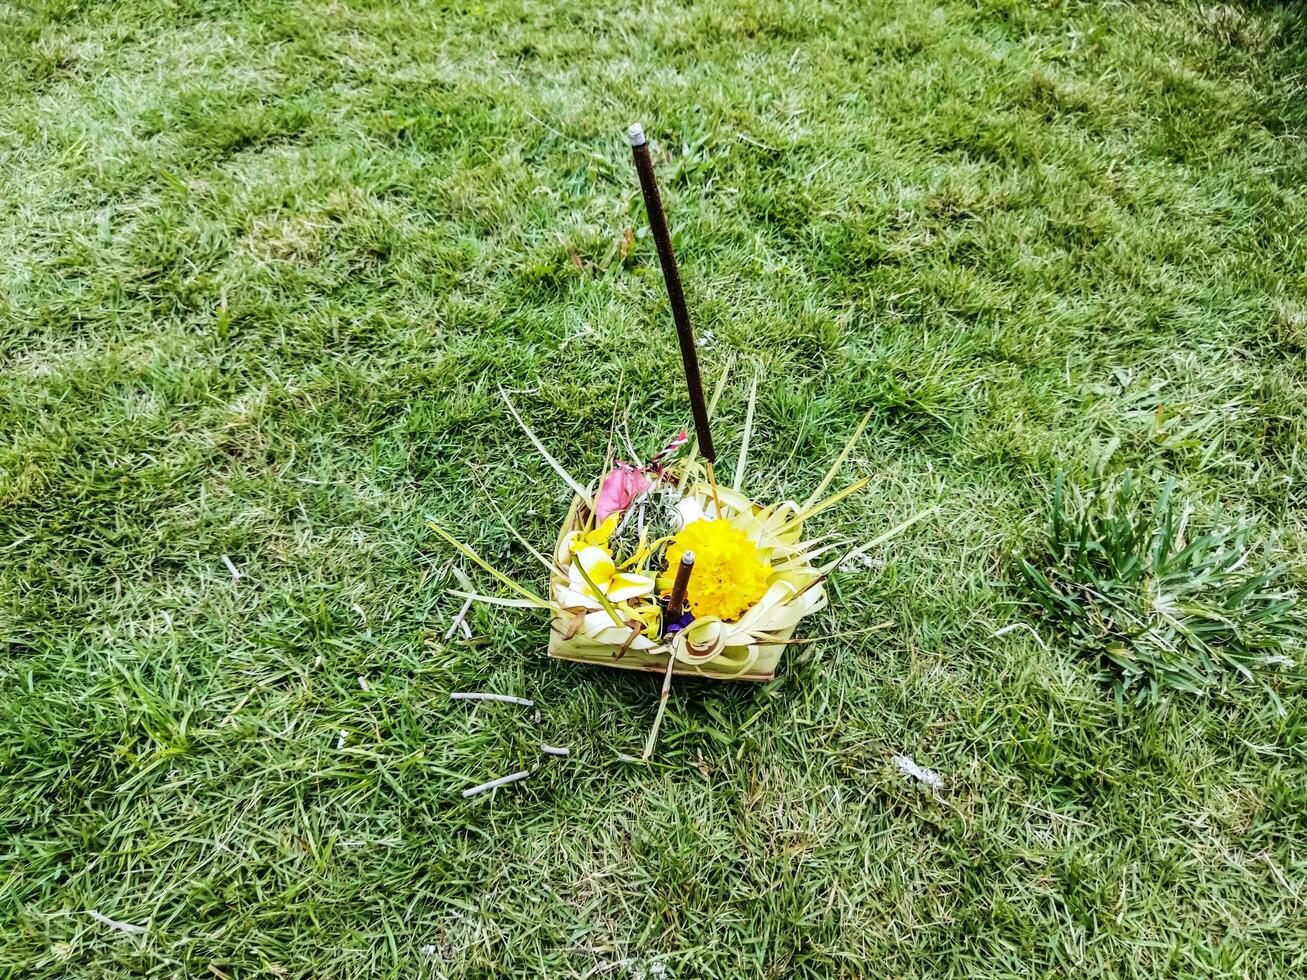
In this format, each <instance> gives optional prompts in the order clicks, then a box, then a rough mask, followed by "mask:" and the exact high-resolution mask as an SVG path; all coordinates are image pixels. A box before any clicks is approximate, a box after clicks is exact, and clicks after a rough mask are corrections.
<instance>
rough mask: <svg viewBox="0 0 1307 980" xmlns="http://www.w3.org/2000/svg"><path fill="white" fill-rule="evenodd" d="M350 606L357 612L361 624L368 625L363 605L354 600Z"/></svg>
mask: <svg viewBox="0 0 1307 980" xmlns="http://www.w3.org/2000/svg"><path fill="white" fill-rule="evenodd" d="M350 608H351V609H353V610H354V611H355V612H356V613H358V614H359V620H360V621H361V623H362V625H363V626H367V625H368V616H367V613H365V612H364V611H363V607H362V606H360V605H359V604H358V603H357V602H356V603H354V605H352V606H350Z"/></svg>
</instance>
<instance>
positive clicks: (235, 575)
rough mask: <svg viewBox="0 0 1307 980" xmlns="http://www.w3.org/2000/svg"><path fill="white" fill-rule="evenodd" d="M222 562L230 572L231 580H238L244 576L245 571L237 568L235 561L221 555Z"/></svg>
mask: <svg viewBox="0 0 1307 980" xmlns="http://www.w3.org/2000/svg"><path fill="white" fill-rule="evenodd" d="M222 563H223V564H224V565H226V566H227V571H229V572H231V580H232V581H233V582H239V581H240V580H241V579H243V578H244V577H245V573H244V572H242V571H241V570H240V569H239V568H237V567H236V563H235V562H233V561H232V560H231V558H230V557H228V556H227V555H223V556H222Z"/></svg>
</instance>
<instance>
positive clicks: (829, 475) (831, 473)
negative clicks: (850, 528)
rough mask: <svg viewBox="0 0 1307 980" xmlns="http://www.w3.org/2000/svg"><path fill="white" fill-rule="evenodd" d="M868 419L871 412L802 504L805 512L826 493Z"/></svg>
mask: <svg viewBox="0 0 1307 980" xmlns="http://www.w3.org/2000/svg"><path fill="white" fill-rule="evenodd" d="M870 418H871V412H867V414H866V415H864V416H863V417H862V421H861V422H859V423H858V427H857V428H856V429H854V430H853V435H851V436H849V441H848V442H846V443H845V444H844V448H843V449H841V450H840V454H839V455H838V456H836V457H835V462H833V463H832V464H831V467H830V469H828V470H827V471H826V475H825V476H823V477H822V478H821V482H820V483H819V484H817V489H816V490H814V491H812V496H810V497H809V498H808V499H807V500H805V501H804V502H803V508H802V509H803V510H807V509H808V508H809V507H811V506H812V505H813V504H815V503H816V502H817V501H818V500H820V499H821V495H822V494H823V493H825V492H826V488H827V487H828V486H830V485H831V483H832V482H833V481H834V479H835V477H836V475H837V474H838V473H839V471H840V467H841V466H843V465H844V464H845V463H846V462H847V461H848V458H849V453H851V452H853V447H854V446H855V445H857V442H858V440H859V439H860V438H861V437H862V430H863V429H865V428H866V427H867V421H868V420H869V419H870Z"/></svg>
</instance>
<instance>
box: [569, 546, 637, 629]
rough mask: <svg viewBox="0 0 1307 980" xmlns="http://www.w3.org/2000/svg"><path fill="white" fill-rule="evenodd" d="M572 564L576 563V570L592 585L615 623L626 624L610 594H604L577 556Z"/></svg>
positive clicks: (595, 593)
mask: <svg viewBox="0 0 1307 980" xmlns="http://www.w3.org/2000/svg"><path fill="white" fill-rule="evenodd" d="M572 564H573V565H575V566H576V570H577V571H578V572H580V573H581V578H583V579H585V584H586V585H588V586H590V591H591V592H593V593H594V597H595V598H596V599H598V600H599V605H601V606H603V607H604V612H606V613H608V615H609V616H610V617H611V618H612V620H613V625H614V626H625V625H626V620H624V619H622V617H621V616H619V615H618V614H617V608H616V607H615V606H614V605H613V604H612V601H611V600H609V598H608V596H606V595H604V593H603V592H601V591H600V590H599V586H597V585H595V583H594V579H592V578H591V577H590V575H589V573H588V572H586V570H585V566H584V565H582V564H581V562H580V561H579V560H578V559H576V558H573V559H572Z"/></svg>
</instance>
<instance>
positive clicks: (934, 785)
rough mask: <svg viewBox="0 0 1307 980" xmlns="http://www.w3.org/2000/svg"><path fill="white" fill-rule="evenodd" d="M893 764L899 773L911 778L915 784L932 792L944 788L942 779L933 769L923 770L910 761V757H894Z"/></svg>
mask: <svg viewBox="0 0 1307 980" xmlns="http://www.w3.org/2000/svg"><path fill="white" fill-rule="evenodd" d="M894 764H895V765H896V766H898V767H899V772H901V773H903V774H904V775H905V776H911V777H912V778H913V779H915V780H916V781H917V782H919V783H922V784H923V785H926V786H929V787H930V788H931V789H932V790H939V789H943V788H944V777H943V776H941V775H940V774H939V773H937V772H936V771H935V770H934V769H923V768H922V767H921V766H919V765H917V764H916V763H915V762H913V761H912V756H910V755H896V756H895V757H894Z"/></svg>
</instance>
